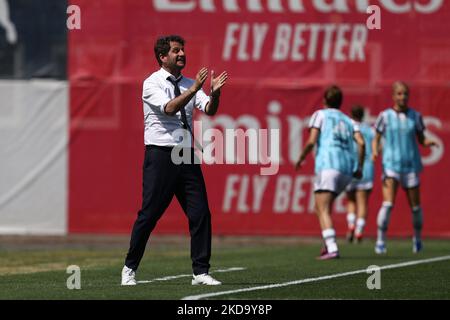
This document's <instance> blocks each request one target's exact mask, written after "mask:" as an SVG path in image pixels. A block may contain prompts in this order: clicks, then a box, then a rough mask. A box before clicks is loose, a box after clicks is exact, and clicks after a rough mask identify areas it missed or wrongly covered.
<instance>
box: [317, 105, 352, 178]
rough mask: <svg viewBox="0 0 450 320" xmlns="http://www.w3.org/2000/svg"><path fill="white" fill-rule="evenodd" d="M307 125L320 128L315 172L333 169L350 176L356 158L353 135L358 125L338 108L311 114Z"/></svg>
mask: <svg viewBox="0 0 450 320" xmlns="http://www.w3.org/2000/svg"><path fill="white" fill-rule="evenodd" d="M309 127H310V128H317V129H319V130H320V135H319V139H318V141H317V150H316V159H315V173H316V174H318V173H319V172H321V171H323V170H327V169H334V170H337V171H339V172H341V173H342V174H344V175H347V176H352V175H353V171H354V167H355V160H356V159H355V156H354V153H355V147H354V143H353V141H354V140H353V139H354V138H353V136H354V133H355V131H359V126H358V125H357V124H354V123H353V122H352V120H351V119H350V118H349V117H347V116H346V115H345V114H343V113H342V112H341V111H339V110H338V109H332V108H327V109H322V110H319V111H316V112H315V113H314V114H313V115H312V117H311V121H310V123H309Z"/></svg>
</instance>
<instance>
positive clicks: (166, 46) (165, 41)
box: [154, 34, 184, 66]
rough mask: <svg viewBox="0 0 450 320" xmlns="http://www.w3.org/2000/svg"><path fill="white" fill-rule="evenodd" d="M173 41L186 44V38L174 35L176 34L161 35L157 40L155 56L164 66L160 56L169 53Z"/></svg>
mask: <svg viewBox="0 0 450 320" xmlns="http://www.w3.org/2000/svg"><path fill="white" fill-rule="evenodd" d="M171 42H178V43H181V45H183V46H184V39H183V38H182V37H180V36H177V35H174V34H172V35H169V36H162V37H159V38H158V40H156V43H155V48H154V50H155V58H156V61H158V64H159V65H160V66H162V61H161V59H160V58H159V56H160V55H163V56H165V55H166V54H168V53H169V51H170V43H171Z"/></svg>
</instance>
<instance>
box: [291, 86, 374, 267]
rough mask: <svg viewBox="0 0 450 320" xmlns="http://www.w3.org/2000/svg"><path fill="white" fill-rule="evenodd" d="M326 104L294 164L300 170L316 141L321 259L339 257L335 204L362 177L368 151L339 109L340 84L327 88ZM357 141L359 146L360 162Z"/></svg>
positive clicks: (314, 115)
mask: <svg viewBox="0 0 450 320" xmlns="http://www.w3.org/2000/svg"><path fill="white" fill-rule="evenodd" d="M324 103H325V108H324V109H322V110H319V111H316V112H315V113H314V114H313V115H312V117H311V121H310V124H309V128H310V133H309V138H308V141H307V142H306V145H305V147H304V148H303V151H302V153H301V154H300V157H299V160H298V161H297V163H296V165H295V168H296V169H299V168H300V167H301V166H302V164H303V162H304V160H305V158H306V156H307V155H308V154H309V153H310V152H311V151H312V150H313V148H314V146H315V145H316V144H317V150H316V159H315V174H316V177H315V181H314V200H315V206H316V208H315V209H316V213H317V216H318V218H319V223H320V227H321V229H322V236H323V239H324V242H325V247H324V249H323V250H322V252H321V255H320V256H319V257H318V258H319V259H321V260H327V259H335V258H339V250H338V247H337V244H336V232H335V230H334V228H333V221H332V220H331V210H332V205H333V201H334V200H335V199H336V197H337V196H338V195H339V194H340V193H341V192H342V191H344V189H345V187H346V186H347V185H348V184H349V183H350V182H351V180H352V178H353V177H356V178H361V176H362V169H363V164H364V152H365V151H364V148H365V145H364V139H363V137H362V135H361V133H360V132H359V128H358V125H357V124H355V123H352V121H351V119H350V118H349V117H348V116H346V115H345V114H344V113H342V112H341V111H340V110H339V108H340V107H341V104H342V91H341V89H339V87H337V86H331V87H329V88H328V89H327V90H326V91H325V95H324ZM354 140H355V141H356V143H357V148H358V164H357V165H355V161H356V158H355V150H354V148H355V146H354V143H353V141H354ZM355 168H356V171H355Z"/></svg>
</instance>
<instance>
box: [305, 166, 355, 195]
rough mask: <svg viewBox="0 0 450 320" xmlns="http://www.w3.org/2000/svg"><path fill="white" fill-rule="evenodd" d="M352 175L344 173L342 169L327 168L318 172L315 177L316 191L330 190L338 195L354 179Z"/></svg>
mask: <svg viewBox="0 0 450 320" xmlns="http://www.w3.org/2000/svg"><path fill="white" fill-rule="evenodd" d="M352 179H353V178H352V177H351V176H347V175H345V174H342V173H341V172H340V171H337V170H333V169H326V170H322V171H320V172H319V173H318V174H316V177H315V179H314V192H317V191H330V192H333V193H335V194H336V195H338V194H340V193H341V192H342V191H344V190H345V187H346V186H347V185H348V184H349V183H350V182H351V181H352Z"/></svg>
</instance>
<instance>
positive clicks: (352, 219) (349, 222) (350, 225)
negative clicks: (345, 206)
mask: <svg viewBox="0 0 450 320" xmlns="http://www.w3.org/2000/svg"><path fill="white" fill-rule="evenodd" d="M355 221H356V214H354V213H353V212H349V213H348V214H347V225H348V228H349V229H353V228H354V227H355Z"/></svg>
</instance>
